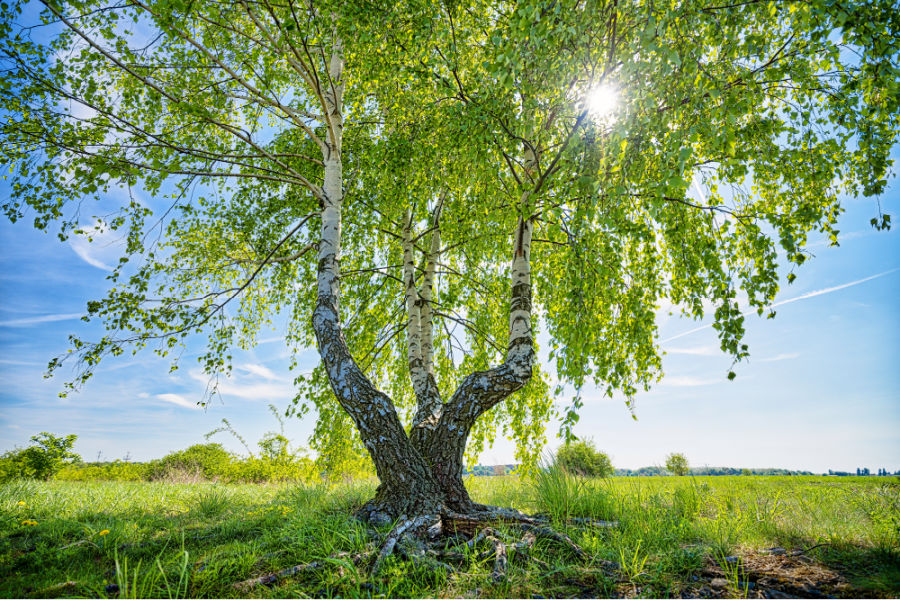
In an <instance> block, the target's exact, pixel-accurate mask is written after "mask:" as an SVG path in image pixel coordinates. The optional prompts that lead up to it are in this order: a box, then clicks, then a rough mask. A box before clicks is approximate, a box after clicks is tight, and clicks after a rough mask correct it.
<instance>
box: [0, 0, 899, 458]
mask: <svg viewBox="0 0 900 600" xmlns="http://www.w3.org/2000/svg"><path fill="white" fill-rule="evenodd" d="M2 8H3V10H2V11H0V12H2V15H3V16H2V17H0V61H2V68H3V76H2V80H0V113H2V119H3V120H2V123H0V162H2V163H3V164H4V165H6V166H7V167H8V168H9V186H10V187H9V189H10V194H9V197H8V198H7V199H5V200H4V202H3V209H4V211H5V213H6V215H7V216H8V217H9V218H10V219H12V220H13V221H16V220H19V219H22V218H25V217H26V216H28V217H29V218H33V220H34V225H35V226H36V227H38V228H40V229H47V230H55V231H56V232H57V233H58V235H59V236H60V238H61V239H66V238H67V237H68V236H71V235H86V236H89V235H91V233H92V232H94V231H96V230H97V228H108V229H113V230H118V231H120V232H121V233H122V235H123V236H124V240H125V251H124V255H123V256H122V258H121V261H120V262H119V264H118V267H117V268H116V270H115V272H114V273H113V274H112V275H111V277H110V290H109V294H108V295H107V296H106V297H105V298H103V299H100V300H97V301H93V302H91V303H89V305H88V307H87V317H86V318H87V319H88V320H99V321H100V322H102V323H103V325H104V327H105V328H106V335H104V336H103V337H102V338H101V339H99V340H94V341H87V340H84V339H81V338H80V337H78V336H73V337H72V351H71V353H70V354H69V356H75V357H77V360H79V361H80V367H81V369H80V371H79V376H78V379H77V380H76V381H74V382H73V387H77V386H78V385H79V384H81V383H83V382H85V381H86V380H87V378H89V377H90V375H91V373H92V371H93V369H94V368H95V367H96V365H97V364H98V362H99V361H100V359H101V358H103V357H104V356H106V355H110V354H112V355H118V354H121V353H123V352H126V351H135V352H136V351H138V350H140V349H141V348H144V347H147V346H149V347H151V348H153V349H154V350H155V351H156V352H157V353H158V354H160V355H161V356H165V357H170V358H172V357H173V356H176V357H177V352H175V351H176V350H177V349H178V346H179V345H180V344H183V343H184V342H185V341H186V340H187V339H188V338H189V337H190V336H193V335H197V334H200V335H204V336H206V339H207V340H208V344H207V348H206V351H205V352H204V353H203V355H202V356H201V357H200V363H201V364H202V366H203V368H204V369H205V370H206V372H207V373H209V374H210V375H211V376H213V375H215V374H217V373H223V372H224V373H228V371H229V369H230V361H231V352H232V348H234V347H236V346H237V347H242V348H248V347H252V345H253V344H254V343H255V340H256V336H257V334H258V332H259V331H260V330H261V328H263V327H266V326H268V325H269V324H271V323H272V322H273V321H278V322H281V320H282V319H286V321H287V327H286V336H285V337H286V343H287V344H288V345H289V346H290V347H291V348H292V349H293V350H294V351H295V352H298V353H299V352H300V351H302V350H303V349H305V348H307V347H310V346H312V345H313V344H314V336H313V333H312V329H311V326H310V321H309V316H310V315H311V313H312V308H313V306H314V303H315V291H314V290H315V286H314V285H313V284H314V281H315V273H316V263H315V259H314V258H313V254H314V253H312V252H308V251H309V250H310V249H312V248H313V247H314V246H315V245H316V243H317V239H318V238H317V233H316V231H317V230H316V227H314V226H312V225H313V224H314V223H315V222H316V220H317V215H318V213H317V210H318V204H319V197H320V194H321V185H322V177H323V175H322V172H323V171H322V169H323V163H322V160H321V159H319V158H318V157H317V155H318V152H319V150H320V149H321V147H322V139H321V136H323V135H327V131H326V128H325V127H324V124H325V123H327V122H329V119H330V118H331V116H329V115H327V114H322V111H321V109H320V108H319V105H318V104H317V100H316V90H317V89H319V90H320V89H321V87H319V88H317V87H316V84H317V82H319V81H327V77H328V75H327V73H328V69H329V61H331V60H333V58H329V57H332V56H333V54H332V51H333V50H334V49H335V48H337V47H338V46H340V47H341V48H342V53H343V54H342V56H343V61H344V63H345V65H344V73H345V75H344V78H343V80H342V83H341V85H342V86H343V87H342V94H343V98H344V102H345V114H344V115H343V132H344V142H343V147H344V150H343V154H342V157H341V160H342V162H343V167H344V171H345V175H346V177H345V180H344V187H345V190H344V191H345V195H346V197H345V200H344V209H343V210H344V218H343V223H342V227H343V239H344V248H343V252H344V256H343V261H342V263H341V279H342V295H341V311H342V319H343V321H344V335H345V336H346V338H347V341H348V343H349V345H350V347H351V348H353V349H354V352H355V358H356V359H357V361H358V362H359V363H360V365H361V366H362V367H363V368H364V369H365V370H366V372H367V374H368V375H369V376H370V377H371V378H372V380H373V381H374V382H375V383H376V384H377V385H379V386H381V388H382V389H384V390H385V391H386V392H387V393H388V394H389V395H390V396H391V398H392V399H393V401H394V403H395V405H396V406H397V407H398V409H399V410H400V411H401V413H403V414H404V415H405V416H406V417H407V419H408V418H409V416H410V414H411V412H412V411H413V410H414V406H415V400H414V397H413V393H412V390H411V387H410V384H409V381H408V378H407V377H401V376H398V374H399V373H402V372H404V371H405V362H406V356H405V340H404V335H405V333H404V330H403V324H404V321H405V316H404V313H403V293H404V289H403V283H402V281H401V275H400V265H401V263H402V260H401V257H402V251H401V246H400V231H401V229H402V224H403V221H404V215H405V214H406V212H407V211H409V212H410V214H411V215H412V222H413V223H414V225H415V231H414V235H415V236H416V237H415V239H416V240H417V243H419V242H421V244H420V245H424V241H425V240H426V239H427V236H428V233H429V228H430V227H431V226H432V224H431V223H430V222H429V215H431V214H432V209H433V207H434V205H435V202H436V198H438V197H439V196H441V197H444V198H445V201H444V202H445V204H444V206H443V209H442V211H443V212H442V214H443V217H442V227H441V239H442V247H441V252H440V268H439V272H438V283H437V286H436V289H435V299H434V302H435V307H436V327H435V340H436V344H435V346H436V348H438V349H439V350H438V352H437V353H436V356H435V370H436V377H437V381H438V384H439V386H440V387H441V388H442V389H452V387H453V386H454V385H455V383H456V382H457V381H458V380H459V379H460V378H461V377H462V376H463V375H465V374H467V373H470V372H472V371H473V370H478V369H484V368H486V367H488V366H489V365H491V364H495V363H496V362H497V361H498V360H500V359H501V357H502V355H503V344H502V342H501V341H498V340H503V339H505V338H504V336H505V333H506V332H505V328H506V326H507V323H506V315H507V313H508V310H509V306H508V303H509V301H508V281H509V267H508V263H509V256H510V254H511V252H510V244H511V241H510V239H511V238H510V232H511V231H512V230H513V228H514V225H515V223H516V221H517V219H518V218H519V217H520V216H525V217H530V218H533V219H534V220H535V224H536V229H535V235H534V238H535V248H534V251H533V254H532V278H533V281H534V293H533V299H532V301H533V304H534V314H535V330H540V331H542V332H543V333H544V334H545V336H546V337H545V338H543V339H546V340H547V344H546V345H547V348H545V350H546V351H547V355H548V356H549V362H544V364H542V365H540V371H539V372H538V373H536V374H535V376H534V377H533V378H532V380H531V382H530V383H529V385H528V386H526V388H525V389H524V390H522V391H521V392H518V393H517V394H516V395H515V396H513V397H512V398H511V399H510V400H509V401H507V402H505V403H503V404H502V405H500V406H498V407H497V408H495V409H493V410H492V411H491V412H490V413H488V414H487V415H485V417H484V418H482V419H481V421H479V423H478V425H477V426H476V428H475V429H474V431H473V436H472V442H471V448H472V450H473V452H475V453H477V452H478V451H479V450H480V449H481V448H482V447H483V445H484V443H485V442H486V441H487V440H490V439H492V437H493V435H494V434H495V433H496V430H497V429H498V428H502V429H503V430H504V431H507V432H509V433H511V434H512V435H513V436H514V437H515V438H516V439H517V440H518V441H519V451H518V459H519V460H520V461H523V462H526V463H528V462H534V460H535V458H536V457H537V455H538V452H539V448H540V446H541V443H542V441H543V439H544V425H545V423H546V421H547V418H548V416H549V414H550V413H551V411H552V403H551V397H552V395H553V393H554V391H555V392H556V393H559V392H561V391H562V389H563V386H565V385H571V386H573V387H574V388H575V389H576V390H580V389H581V387H582V386H583V385H585V383H586V382H588V381H593V382H596V383H597V384H598V385H599V386H601V388H602V389H603V390H604V391H605V392H606V393H607V394H609V395H612V394H613V393H614V392H616V391H619V392H621V393H623V394H624V395H625V397H626V398H629V399H630V398H631V397H633V395H634V394H635V393H636V392H637V391H638V390H641V389H647V388H649V386H650V385H652V384H653V383H654V382H655V381H656V380H657V379H658V378H659V377H660V376H661V375H662V372H661V360H660V350H659V346H658V340H657V337H656V332H657V329H656V322H655V311H656V310H657V309H658V308H659V307H660V306H661V305H662V304H664V303H665V304H671V305H672V306H674V307H676V310H677V311H680V312H681V313H682V314H684V315H687V316H690V317H693V318H698V319H699V318H701V317H703V316H704V315H707V314H712V316H713V317H714V319H715V323H714V327H715V329H716V331H717V332H718V335H719V338H720V341H721V348H722V350H723V352H725V353H727V354H729V355H731V356H733V357H734V359H735V360H736V361H739V360H741V359H743V358H745V357H746V356H747V355H748V347H747V345H745V344H744V343H743V342H742V336H743V333H744V314H745V312H746V310H747V309H748V308H749V309H753V310H756V311H757V312H758V313H759V314H760V315H762V314H765V313H767V311H769V309H768V308H767V307H768V306H769V305H770V304H771V303H772V302H773V300H774V298H775V295H776V293H777V291H778V289H779V255H778V252H779V251H781V252H782V253H783V256H784V258H785V260H786V261H788V263H789V264H790V265H791V273H790V274H788V276H787V277H788V280H789V281H792V280H793V278H794V273H793V267H794V266H797V265H801V264H802V263H803V262H804V261H805V260H806V258H807V257H808V256H809V253H808V251H807V250H806V243H807V240H808V236H809V235H810V234H811V233H812V232H823V233H825V234H828V235H830V236H831V237H832V240H833V241H834V242H835V243H836V241H837V235H838V231H837V230H835V229H834V225H835V222H836V220H837V218H838V215H839V214H840V212H841V207H840V201H839V198H840V197H841V195H842V194H845V193H846V194H852V195H864V196H877V195H878V194H880V193H881V192H882V191H883V190H884V187H885V185H886V180H887V176H888V174H889V167H890V159H889V155H890V151H891V148H892V147H893V145H894V144H895V143H896V139H897V131H898V106H900V85H898V74H900V70H898V45H897V40H898V39H900V15H898V12H897V11H896V10H895V7H894V6H893V5H892V3H891V2H886V1H877V0H872V1H866V2H853V3H850V2H842V1H839V0H812V1H810V2H802V3H800V2H796V3H794V2H790V3H780V2H764V1H751V2H741V3H734V4H721V3H705V2H674V1H672V0H626V1H616V0H591V1H587V2H585V1H576V0H566V1H555V2H549V1H546V0H524V1H520V2H504V1H493V0H492V1H472V2H463V3H449V4H442V5H435V4H433V3H430V2H417V1H415V0H407V1H403V2H397V3H388V4H385V5H377V4H372V3H357V2H352V1H351V2H343V1H342V2H330V1H316V2H310V3H307V4H303V5H299V4H295V3H292V2H289V3H287V4H279V3H275V2H270V1H263V2H259V3H247V2H240V1H239V2H232V3H222V2H211V1H207V0H196V1H192V2H184V1H182V0H134V1H132V2H128V3H106V2H102V1H100V0H74V1H60V0H45V1H44V2H43V3H42V4H41V5H37V4H27V3H23V2H20V1H15V2H13V3H12V5H10V4H9V3H8V2H7V1H6V0H4V2H3V5H2ZM601 85H606V86H612V87H614V88H615V89H616V90H617V91H618V98H619V103H618V105H617V107H616V109H615V111H614V113H613V115H612V116H610V117H608V118H604V119H599V118H594V117H593V116H592V115H591V114H590V111H589V110H588V107H587V101H586V98H587V97H588V95H589V93H590V91H591V90H593V89H596V88H597V87H598V86H601ZM332 92H334V89H333V88H332ZM133 188H137V189H140V190H142V191H143V192H145V193H146V194H149V195H150V196H152V197H154V199H155V200H154V202H152V203H151V204H150V205H147V204H144V203H142V202H139V201H138V200H136V199H134V197H133V196H132V195H130V194H122V193H121V191H122V190H127V191H130V190H132V189H133ZM111 197H116V198H122V197H126V198H127V199H126V200H125V201H124V202H119V205H118V206H117V207H116V210H115V211H114V213H113V214H108V211H106V210H105V209H106V207H108V205H109V202H110V198H111ZM92 201H96V206H97V212H96V213H94V214H98V215H99V214H106V216H104V217H102V218H101V219H99V220H98V219H90V220H85V219H86V217H85V215H86V214H88V212H89V210H88V209H89V207H91V206H92ZM873 224H874V225H876V226H877V227H887V226H889V224H890V221H889V217H888V215H879V217H878V218H877V219H874V220H873ZM417 248H418V247H417ZM418 249H419V250H420V248H418ZM782 267H783V265H782ZM768 314H769V316H774V312H769V313H768ZM170 353H173V354H170ZM172 360H173V361H174V362H176V363H177V358H172ZM61 363H62V359H57V360H55V361H54V362H53V363H51V368H55V367H57V366H59V365H60V364H61ZM295 365H296V363H295ZM551 371H552V372H554V375H555V379H556V380H557V381H559V382H560V383H559V386H558V387H557V388H556V389H555V390H553V389H552V388H551V386H550V385H549V384H548V381H549V380H550V375H549V374H550V372H551ZM296 383H297V390H298V393H297V397H296V407H297V410H298V411H300V412H301V413H302V412H304V411H306V410H307V409H308V408H310V407H313V406H314V407H315V408H316V409H317V412H318V419H319V420H318V423H317V426H316V433H315V435H314V438H313V443H314V446H315V447H316V448H317V449H319V450H320V451H325V452H335V453H339V452H342V451H346V450H347V449H348V448H349V447H350V444H354V443H356V442H353V441H352V440H354V435H353V425H352V423H351V422H350V421H349V419H348V418H347V417H346V415H345V414H344V413H343V412H342V411H341V409H340V407H339V406H338V405H337V404H336V402H335V401H334V399H333V397H332V395H331V392H330V390H329V388H328V385H327V380H326V377H325V374H324V372H323V370H322V369H321V368H319V369H316V370H314V371H313V372H312V373H311V374H303V373H300V372H299V371H298V374H297V379H296ZM213 391H214V387H213ZM580 407H581V400H580V396H579V395H576V397H575V399H574V402H573V403H572V405H571V407H570V408H569V410H567V412H566V414H565V416H564V419H563V423H564V426H565V427H571V426H572V425H573V424H574V423H575V422H576V420H577V412H578V409H579V408H580ZM357 448H358V444H357Z"/></svg>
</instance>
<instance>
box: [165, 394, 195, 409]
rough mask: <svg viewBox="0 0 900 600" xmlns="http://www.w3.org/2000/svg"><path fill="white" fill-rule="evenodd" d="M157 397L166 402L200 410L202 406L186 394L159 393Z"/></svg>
mask: <svg viewBox="0 0 900 600" xmlns="http://www.w3.org/2000/svg"><path fill="white" fill-rule="evenodd" d="M156 397H157V398H159V399H160V400H162V401H164V402H171V403H172V404H177V405H178V406H183V407H184V408H191V409H193V410H200V406H198V405H197V404H196V403H194V402H191V401H190V400H187V399H185V397H184V396H179V395H178V394H157V395H156Z"/></svg>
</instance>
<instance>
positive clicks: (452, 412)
mask: <svg viewBox="0 0 900 600" xmlns="http://www.w3.org/2000/svg"><path fill="white" fill-rule="evenodd" d="M342 70H343V57H342V50H341V43H340V41H339V40H336V41H335V45H334V48H333V52H332V57H331V61H330V69H329V76H330V77H329V79H330V81H329V82H325V83H324V85H322V86H321V87H320V88H319V89H318V90H317V91H318V93H319V96H320V98H322V99H323V103H324V104H325V106H324V108H325V109H326V113H327V120H328V136H327V137H326V138H325V139H324V140H323V142H324V143H323V146H324V147H323V149H322V150H323V162H324V168H325V173H324V186H323V188H322V189H321V190H320V194H319V196H320V199H321V203H322V211H321V232H320V240H319V255H318V261H319V262H318V277H317V300H316V308H315V310H314V312H313V319H312V321H313V323H312V324H313V329H314V331H315V334H316V341H317V346H318V350H319V354H320V356H321V358H322V361H323V363H324V366H325V369H326V372H327V374H328V379H329V382H330V384H331V387H332V390H333V391H334V394H335V396H336V397H337V400H338V402H339V403H340V405H341V406H342V407H343V409H344V410H345V411H346V412H347V414H349V415H350V417H351V418H352V419H353V422H354V423H355V424H356V428H357V429H358V430H359V434H360V437H361V438H362V442H363V444H364V445H365V447H366V449H367V450H368V452H369V455H370V456H371V457H372V461H373V462H374V464H375V470H376V473H377V475H378V478H379V479H380V481H381V484H380V486H379V487H378V491H377V492H376V495H375V498H373V499H372V500H371V501H370V502H369V503H367V504H366V506H364V507H363V509H362V510H361V515H360V516H362V517H363V518H365V519H367V520H370V521H373V522H381V523H384V522H388V521H393V520H394V519H397V518H400V517H403V516H406V517H412V516H415V515H422V514H437V513H440V512H442V511H443V510H445V509H449V510H452V511H456V512H470V511H472V510H474V509H477V508H478V507H477V505H475V504H474V503H473V502H472V501H471V499H470V498H469V495H468V492H467V491H466V489H465V487H464V486H463V480H462V474H463V454H464V452H465V447H466V441H467V440H468V437H469V432H470V431H471V429H472V426H473V425H474V424H475V422H476V420H477V419H478V418H479V417H480V416H481V415H482V414H484V412H486V411H487V410H489V409H490V408H491V407H493V406H494V405H496V404H497V403H498V402H500V401H502V400H503V399H505V398H506V397H508V396H509V395H510V394H512V393H513V392H515V391H516V390H518V389H520V388H521V387H522V386H523V385H525V383H527V381H528V379H529V378H530V377H531V371H532V366H533V363H534V351H533V344H532V333H531V279H530V271H531V270H530V248H531V232H532V222H531V221H530V220H529V219H525V220H521V219H520V221H519V224H518V227H517V229H516V232H515V235H514V244H513V246H514V251H513V262H512V277H511V279H512V281H511V283H512V286H511V287H512V299H511V300H512V302H511V307H510V318H509V346H508V348H507V354H506V360H505V361H504V363H503V364H502V365H500V366H498V367H495V368H493V369H490V370H488V371H482V372H477V373H473V374H471V375H469V376H468V377H466V378H465V379H464V380H463V382H462V383H461V384H460V386H459V388H458V389H457V390H456V392H455V393H454V394H453V395H452V396H451V398H450V399H449V400H448V401H447V402H442V401H441V398H440V393H439V391H438V389H437V386H436V384H435V380H434V375H433V372H432V368H431V353H432V342H431V327H432V323H431V320H432V312H431V307H430V301H431V285H432V280H433V274H434V264H435V260H436V253H437V252H438V249H439V244H440V237H439V228H437V227H436V225H437V220H438V216H439V207H440V204H439V205H438V209H437V210H436V211H435V215H434V221H435V232H434V234H433V237H432V243H431V255H430V256H429V260H428V266H427V267H426V277H425V282H424V288H423V290H422V292H419V291H417V290H415V284H414V277H413V276H412V264H411V258H410V257H409V256H405V257H404V259H405V262H407V263H408V270H407V273H406V276H407V280H408V282H407V284H408V286H411V287H412V290H409V289H408V290H407V304H408V309H409V313H410V326H409V334H410V335H409V339H410V342H409V343H410V346H409V349H410V356H409V366H410V375H411V377H412V379H413V388H414V390H415V393H416V397H417V400H418V406H419V409H418V411H417V413H416V419H415V422H414V423H413V427H412V431H411V433H410V435H407V434H406V432H405V431H404V428H403V425H402V424H401V422H400V418H399V416H398V415H397V411H396V410H395V408H394V404H393V402H392V401H391V400H390V398H388V397H387V396H386V395H385V394H384V393H382V392H381V391H379V390H378V389H376V388H375V386H374V385H373V384H372V382H371V381H370V380H369V379H368V378H367V377H366V375H365V374H364V373H363V372H362V370H361V369H360V367H359V365H357V363H356V361H355V360H354V359H353V356H352V354H351V353H350V350H349V348H348V347H347V343H346V341H345V339H344V336H343V334H342V330H341V323H340V316H339V315H340V309H339V307H340V283H339V265H340V252H341V205H342V201H343V189H342V184H343V181H342V164H341V143H342V134H343V120H342V114H341V108H342V106H341V95H342V92H343V83H342ZM523 200H527V195H526V196H525V197H523ZM523 204H524V202H523ZM409 225H410V223H409V221H408V222H407V229H406V231H405V232H404V233H405V235H406V236H408V235H409ZM407 239H408V237H407ZM423 350H424V354H423Z"/></svg>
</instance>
